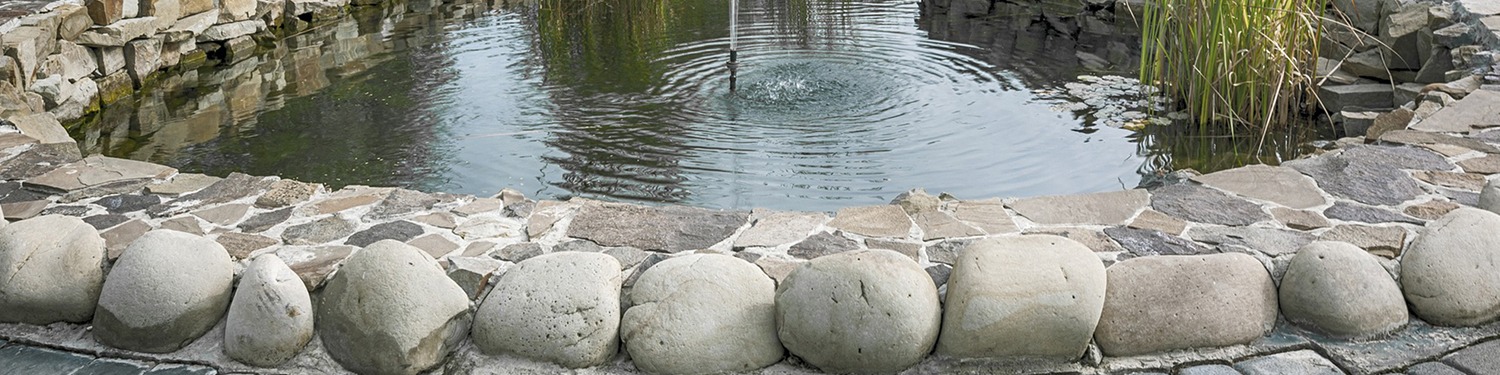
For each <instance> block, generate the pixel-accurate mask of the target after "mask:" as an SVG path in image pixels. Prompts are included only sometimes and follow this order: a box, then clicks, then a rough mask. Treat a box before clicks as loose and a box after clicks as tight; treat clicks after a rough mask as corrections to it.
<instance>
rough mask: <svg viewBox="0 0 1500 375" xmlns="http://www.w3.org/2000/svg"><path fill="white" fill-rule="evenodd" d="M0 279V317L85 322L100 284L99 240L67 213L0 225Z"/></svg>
mask: <svg viewBox="0 0 1500 375" xmlns="http://www.w3.org/2000/svg"><path fill="white" fill-rule="evenodd" d="M4 221H5V220H4V219H0V222H4ZM0 280H5V282H3V283H0V322H7V323H28V324H36V325H46V324H51V323H55V322H70V323H83V322H88V321H89V319H90V318H92V317H93V316H94V307H95V303H97V302H98V301H99V288H100V287H101V286H102V285H103V284H104V239H103V238H101V237H99V232H98V231H96V230H94V227H92V226H90V225H88V223H85V222H83V220H79V219H78V218H75V217H71V216H58V215H47V216H40V217H36V218H32V219H30V220H25V221H20V222H16V223H15V224H12V225H10V226H4V227H0Z"/></svg>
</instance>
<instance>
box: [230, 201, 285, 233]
mask: <svg viewBox="0 0 1500 375" xmlns="http://www.w3.org/2000/svg"><path fill="white" fill-rule="evenodd" d="M291 217H292V207H287V208H283V209H280V210H275V211H269V212H262V213H258V214H255V216H251V217H250V218H249V219H245V221H243V222H240V225H239V228H240V231H243V232H246V233H260V232H264V231H266V230H267V229H271V227H274V226H276V225H277V224H281V223H283V222H286V220H287V219H290V218H291Z"/></svg>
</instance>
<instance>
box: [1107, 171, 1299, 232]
mask: <svg viewBox="0 0 1500 375" xmlns="http://www.w3.org/2000/svg"><path fill="white" fill-rule="evenodd" d="M1151 208H1153V209H1155V210H1157V211H1161V213H1164V214H1167V215H1170V216H1172V217H1176V218H1179V219H1183V220H1187V221H1195V222H1199V223H1208V224H1220V225H1249V224H1251V223H1255V222H1259V221H1265V220H1271V215H1270V214H1267V213H1266V212H1265V210H1263V209H1261V207H1260V205H1258V204H1255V203H1250V201H1246V200H1244V199H1240V198H1235V197H1231V196H1229V195H1228V194H1224V193H1223V192H1220V191H1218V190H1214V189H1212V188H1207V187H1203V186H1197V185H1192V184H1176V185H1169V186H1163V187H1161V188H1158V189H1156V190H1153V191H1152V192H1151ZM1117 240H1118V239H1117Z"/></svg>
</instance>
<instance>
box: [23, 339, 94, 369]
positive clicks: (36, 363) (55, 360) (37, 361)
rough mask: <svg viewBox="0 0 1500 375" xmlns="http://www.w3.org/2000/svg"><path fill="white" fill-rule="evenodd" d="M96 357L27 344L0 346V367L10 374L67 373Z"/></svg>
mask: <svg viewBox="0 0 1500 375" xmlns="http://www.w3.org/2000/svg"><path fill="white" fill-rule="evenodd" d="M93 361H94V358H93V357H89V356H85V355H82V354H73V353H68V352H62V351H57V350H52V349H45V348H38V347H33V346H25V345H11V346H6V347H4V348H0V369H5V372H6V373H9V374H28V375H31V374H35V375H49V374H57V375H65V374H72V373H73V372H74V371H77V370H78V369H79V368H82V367H83V366H85V365H88V364H89V362H93Z"/></svg>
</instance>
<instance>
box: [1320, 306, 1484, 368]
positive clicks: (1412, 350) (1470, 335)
mask: <svg viewBox="0 0 1500 375" xmlns="http://www.w3.org/2000/svg"><path fill="white" fill-rule="evenodd" d="M1496 335H1500V323H1490V324H1486V325H1483V326H1479V327H1442V328H1435V327H1433V326H1432V325H1429V324H1427V323H1425V322H1422V321H1421V320H1419V319H1412V320H1411V324H1410V325H1409V326H1407V328H1406V329H1402V330H1398V331H1396V332H1393V333H1391V335H1390V336H1389V337H1386V338H1383V339H1380V340H1359V341H1351V340H1342V339H1325V338H1320V337H1314V340H1313V345H1316V346H1317V347H1318V348H1319V349H1320V350H1319V351H1320V352H1322V353H1324V354H1326V355H1327V356H1328V359H1330V360H1332V361H1333V362H1334V363H1336V364H1338V365H1339V367H1340V368H1343V369H1345V370H1348V371H1349V372H1351V373H1353V374H1382V373H1387V372H1391V371H1395V370H1399V369H1402V368H1406V367H1408V366H1411V365H1414V364H1417V363H1421V362H1427V361H1431V360H1432V359H1433V358H1437V357H1439V356H1441V355H1443V354H1444V353H1448V352H1451V351H1455V350H1458V349H1461V348H1464V347H1467V346H1469V345H1472V344H1473V343H1475V342H1478V341H1480V340H1483V339H1485V338H1489V337H1495V336H1496Z"/></svg>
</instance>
